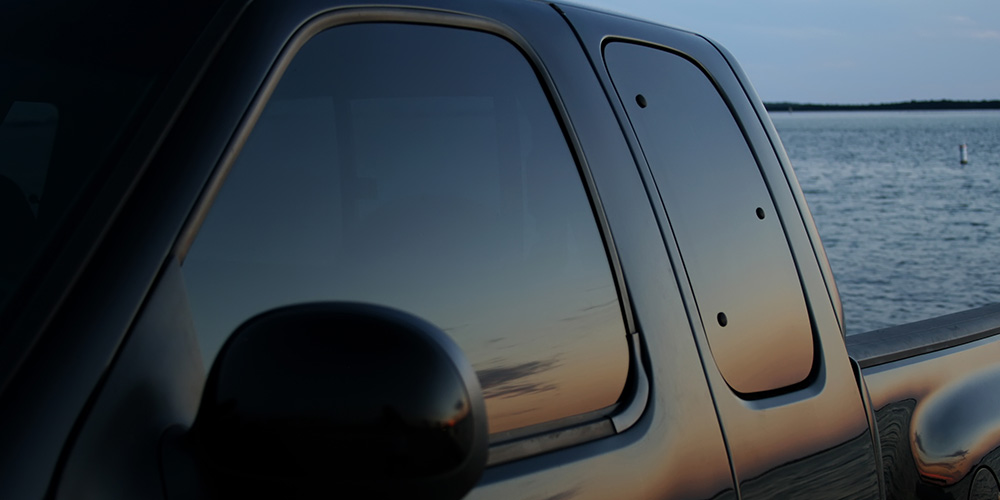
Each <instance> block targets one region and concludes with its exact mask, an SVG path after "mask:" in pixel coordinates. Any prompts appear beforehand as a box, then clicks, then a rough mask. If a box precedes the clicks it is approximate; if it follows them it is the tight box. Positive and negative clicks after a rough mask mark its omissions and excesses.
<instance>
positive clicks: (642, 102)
mask: <svg viewBox="0 0 1000 500" xmlns="http://www.w3.org/2000/svg"><path fill="white" fill-rule="evenodd" d="M635 103H636V104H638V105H639V107H640V108H645V107H646V106H647V103H646V96H644V95H642V94H636V96H635Z"/></svg>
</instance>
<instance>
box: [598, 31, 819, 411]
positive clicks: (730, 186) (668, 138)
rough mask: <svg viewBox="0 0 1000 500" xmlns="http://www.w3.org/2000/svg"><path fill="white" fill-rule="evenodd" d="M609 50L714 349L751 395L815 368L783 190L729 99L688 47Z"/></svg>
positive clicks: (736, 384) (735, 382)
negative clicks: (784, 219)
mask: <svg viewBox="0 0 1000 500" xmlns="http://www.w3.org/2000/svg"><path fill="white" fill-rule="evenodd" d="M604 60H605V63H606V64H607V67H608V71H609V73H610V74H611V78H612V80H613V81H614V85H615V90H616V91H617V92H618V95H619V97H620V98H621V101H622V103H623V104H624V105H625V109H626V112H627V113H628V118H629V121H630V122H631V125H632V128H633V129H634V130H635V134H636V137H637V138H638V140H639V144H640V147H641V149H642V153H643V155H645V157H646V161H647V162H648V163H649V168H650V170H651V172H652V175H653V179H654V180H655V183H656V188H657V190H658V191H659V194H660V199H661V200H662V203H663V206H664V208H665V210H666V212H667V217H668V218H669V220H670V226H671V229H672V230H673V233H674V235H675V237H676V238H677V245H678V247H679V249H680V252H681V258H682V260H683V265H684V268H685V270H686V271H687V275H688V278H689V279H690V282H691V288H692V291H693V292H694V296H695V301H696V302H697V307H698V312H699V313H700V315H701V322H702V324H703V325H704V327H705V332H706V336H707V337H708V343H709V346H710V347H711V352H712V358H713V359H714V360H715V363H716V365H717V366H718V368H719V371H720V372H721V373H722V376H723V378H725V379H726V383H728V384H729V386H730V387H731V388H732V389H733V390H734V391H736V392H738V393H742V394H753V393H761V392H766V391H772V390H777V389H782V388H786V387H789V386H793V385H795V384H797V383H799V382H802V381H803V380H805V379H806V378H807V377H808V376H809V374H810V372H811V370H812V367H813V349H814V348H813V336H812V324H811V321H810V319H809V312H808V310H807V309H806V303H805V297H804V294H803V291H802V285H801V283H800V282H799V277H798V274H797V272H796V267H795V262H794V261H793V260H792V255H791V251H790V250H789V247H788V241H787V240H786V238H785V234H784V230H783V228H782V227H781V223H780V221H779V220H778V217H777V212H776V210H775V209H774V205H773V202H772V201H771V195H770V193H769V191H768V187H767V185H766V184H765V183H764V179H763V177H762V175H761V172H760V169H759V167H758V165H757V160H756V158H754V155H753V153H752V152H751V150H750V147H749V145H748V144H747V140H746V138H745V137H744V136H743V132H742V131H741V130H740V127H739V124H738V123H737V121H736V119H735V117H734V116H733V114H732V112H731V111H730V110H729V107H728V106H727V105H726V102H725V101H724V100H723V98H722V96H721V95H720V94H719V91H718V90H716V88H715V86H714V84H713V83H712V81H711V80H710V79H709V78H708V77H707V76H706V75H705V73H703V72H702V70H701V69H699V68H698V67H697V66H695V65H694V64H692V63H691V62H690V61H688V60H687V59H685V58H684V57H682V56H680V55H677V54H673V53H671V52H668V51H666V50H662V49H657V48H653V47H648V46H644V45H639V44H635V43H626V42H612V43H609V44H607V45H606V46H605V48H604Z"/></svg>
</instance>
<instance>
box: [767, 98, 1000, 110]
mask: <svg viewBox="0 0 1000 500" xmlns="http://www.w3.org/2000/svg"><path fill="white" fill-rule="evenodd" d="M764 107H765V108H767V110H768V111H893V110H936V109H1000V100H993V101H951V100H947V99H942V100H939V101H909V102H889V103H882V104H802V103H797V102H765V103H764Z"/></svg>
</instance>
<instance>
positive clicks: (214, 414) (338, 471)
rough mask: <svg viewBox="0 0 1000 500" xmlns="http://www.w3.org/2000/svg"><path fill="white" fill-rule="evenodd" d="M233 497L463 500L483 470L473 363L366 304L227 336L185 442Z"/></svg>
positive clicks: (320, 306) (264, 319)
mask: <svg viewBox="0 0 1000 500" xmlns="http://www.w3.org/2000/svg"><path fill="white" fill-rule="evenodd" d="M188 439H189V442H190V443H191V444H192V447H193V451H194V453H195V454H196V455H197V457H198V463H199V468H200V469H201V473H200V474H199V475H201V476H202V477H203V478H211V480H210V481H209V482H210V483H211V487H210V488H211V489H212V490H215V491H216V492H218V493H221V494H226V495H231V494H233V493H236V492H241V491H242V492H250V493H257V494H260V493H262V492H270V491H273V492H275V493H281V494H282V495H283V496H287V495H288V493H293V492H298V493H300V494H307V495H309V496H314V495H316V496H319V495H324V496H330V495H332V496H336V495H337V494H340V493H343V492H345V491H358V492H363V494H362V496H363V497H366V498H453V499H457V498H461V497H462V496H464V495H465V494H466V493H467V492H468V491H469V490H470V489H472V487H473V486H474V485H475V484H476V482H477V481H478V480H479V478H480V476H481V475H482V472H483V470H484V469H485V466H486V456H487V446H488V433H487V427H486V411H485V405H484V403H483V397H482V392H481V389H480V386H479V382H478V379H477V378H476V374H475V372H474V371H473V369H472V366H471V365H470V364H469V363H468V361H467V360H466V359H465V357H464V355H463V354H462V352H461V350H460V349H459V348H458V346H457V345H456V344H455V343H454V341H452V340H451V338H450V337H448V335H447V334H445V333H444V332H442V331H441V330H440V329H438V328H436V327H434V326H433V325H431V324H430V323H428V322H426V321H423V320H421V319H419V318H417V317H415V316H413V315H410V314H407V313H404V312H401V311H398V310H394V309H389V308H386V307H381V306H375V305H367V304H357V303H335V302H328V303H314V304H303V305H295V306H289V307H283V308H279V309H274V310H271V311H268V312H265V313H263V314H261V315H259V316H256V317H254V318H251V319H250V320H248V321H247V322H245V323H243V325H241V326H240V327H239V328H238V329H237V330H236V331H235V332H234V333H233V334H232V335H231V336H230V338H229V339H228V340H227V341H226V343H225V345H224V346H223V347H222V349H221V350H220V352H219V355H218V357H217V358H216V361H215V363H214V364H213V365H212V369H211V371H210V373H209V376H208V381H207V383H206V385H205V391H204V394H203V396H202V401H201V406H200V407H199V409H198V415H197V417H196V418H195V422H194V425H193V426H192V428H191V431H190V435H189V437H188Z"/></svg>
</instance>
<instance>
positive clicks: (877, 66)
mask: <svg viewBox="0 0 1000 500" xmlns="http://www.w3.org/2000/svg"><path fill="white" fill-rule="evenodd" d="M574 3H577V4H580V5H588V6H594V7H598V8H600V9H602V10H610V11H614V12H620V13H623V14H626V15H629V16H631V17H640V18H645V19H649V20H651V21H654V22H657V23H660V24H666V25H669V26H675V27H678V28H684V29H688V30H691V31H695V32H697V33H700V34H702V35H705V36H707V37H709V38H712V39H714V40H716V41H718V42H720V43H721V44H722V45H724V46H725V47H726V48H727V49H729V51H730V52H732V53H733V54H734V55H735V56H736V58H737V60H738V61H739V62H740V64H741V65H742V66H743V69H744V70H745V71H746V72H747V74H748V75H750V79H751V80H752V81H753V84H754V86H755V87H756V89H757V92H758V93H759V94H760V96H761V99H763V100H764V101H793V102H813V103H835V104H867V103H879V102H897V101H909V100H911V99H916V100H932V99H959V100H981V99H1000V1H998V0H955V1H951V2H941V1H940V0H933V1H932V0H874V1H871V0H869V1H863V0H840V1H837V2H833V1H819V0H758V1H754V2H744V1H737V0H703V1H698V2H673V1H654V0H616V1H612V0H575V1H574Z"/></svg>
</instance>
